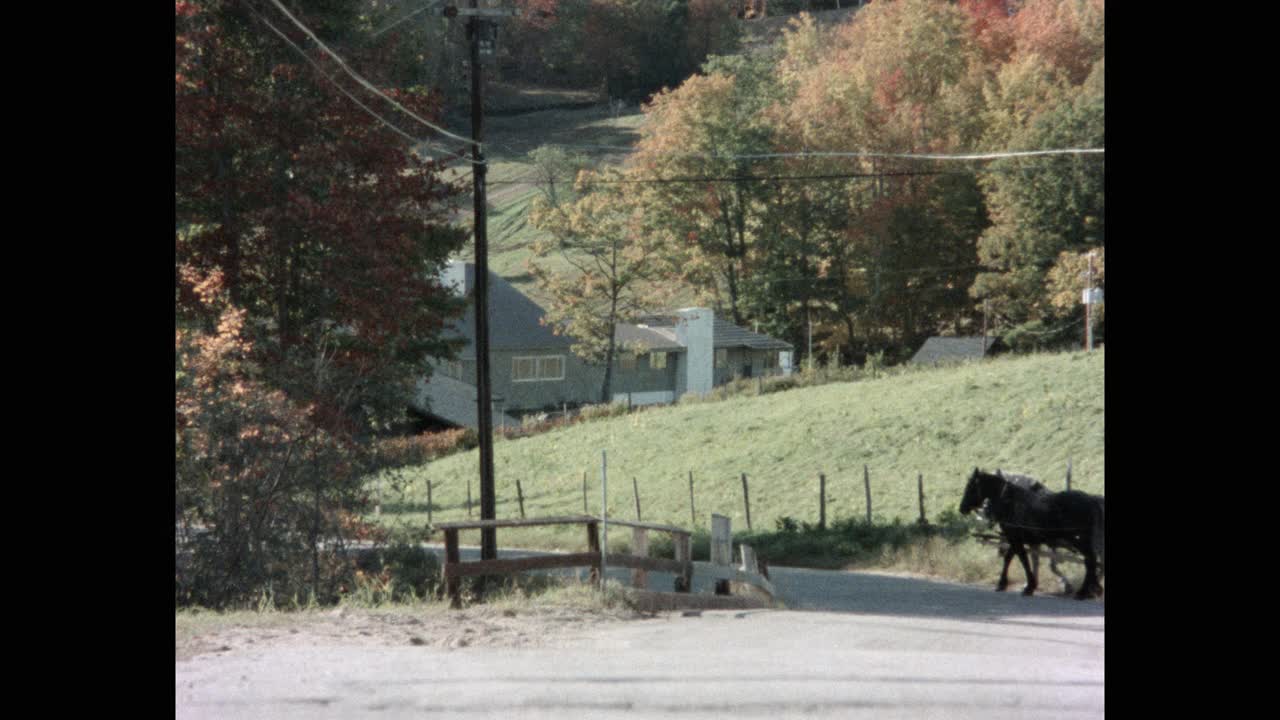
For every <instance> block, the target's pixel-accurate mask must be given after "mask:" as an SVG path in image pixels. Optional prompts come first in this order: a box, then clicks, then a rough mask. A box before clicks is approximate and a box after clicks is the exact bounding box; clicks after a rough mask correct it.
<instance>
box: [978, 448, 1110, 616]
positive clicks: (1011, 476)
mask: <svg viewBox="0 0 1280 720" xmlns="http://www.w3.org/2000/svg"><path fill="white" fill-rule="evenodd" d="M996 475H999V476H1000V477H1002V478H1004V479H1005V480H1008V481H1009V482H1011V483H1013V484H1014V485H1017V486H1018V487H1020V488H1025V489H1027V490H1030V491H1031V492H1037V493H1048V492H1051V491H1050V490H1049V488H1047V487H1045V485H1044V483H1042V482H1040V481H1039V480H1037V479H1035V478H1033V477H1031V476H1030V475H1021V474H1017V473H1007V472H1004V471H1001V470H996ZM1090 497H1093V496H1090ZM1094 499H1095V500H1097V501H1098V502H1102V498H1100V497H1095V498H1094ZM984 514H985V515H986V516H987V520H988V521H989V522H990V523H991V524H995V518H993V517H991V513H990V511H987V512H985V513H984ZM1006 539H1007V538H1006ZM1064 547H1065V546H1064V545H1062V544H1061V543H1051V544H1049V545H1048V555H1049V571H1050V572H1052V573H1053V574H1054V575H1056V576H1057V577H1058V581H1059V582H1061V583H1062V589H1063V592H1066V593H1067V594H1070V593H1071V592H1072V589H1071V581H1070V580H1068V579H1067V576H1066V575H1063V574H1062V571H1061V570H1059V569H1058V550H1061V549H1063V548H1064ZM1099 547H1101V546H1099ZM1027 550H1028V551H1029V552H1030V554H1031V571H1032V572H1033V573H1035V576H1036V580H1037V587H1039V578H1040V546H1039V545H1036V544H1030V543H1028V544H1027ZM1098 554H1099V557H1101V554H1102V553H1101V550H1099V553H1098ZM1006 568H1007V565H1006ZM1098 575H1099V577H1101V575H1102V566H1101V559H1099V567H1098Z"/></svg>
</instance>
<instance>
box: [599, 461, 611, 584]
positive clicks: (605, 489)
mask: <svg viewBox="0 0 1280 720" xmlns="http://www.w3.org/2000/svg"><path fill="white" fill-rule="evenodd" d="M608 570H609V452H608V451H607V450H601V451H600V589H601V590H603V589H604V587H605V585H606V584H607V579H608V577H609V574H608Z"/></svg>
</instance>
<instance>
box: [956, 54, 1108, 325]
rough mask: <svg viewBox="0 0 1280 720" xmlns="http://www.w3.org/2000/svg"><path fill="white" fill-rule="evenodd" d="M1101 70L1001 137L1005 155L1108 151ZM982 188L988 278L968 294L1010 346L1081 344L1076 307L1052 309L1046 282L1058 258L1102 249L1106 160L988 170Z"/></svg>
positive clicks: (1065, 159) (1056, 160)
mask: <svg viewBox="0 0 1280 720" xmlns="http://www.w3.org/2000/svg"><path fill="white" fill-rule="evenodd" d="M1103 75H1104V64H1103V62H1102V61H1099V62H1098V63H1097V64H1096V65H1095V66H1094V70H1093V73H1092V74H1091V75H1090V76H1089V78H1088V79H1087V80H1086V82H1085V84H1084V85H1082V86H1080V87H1079V88H1075V89H1071V88H1065V89H1059V90H1056V91H1055V92H1054V93H1053V94H1052V96H1053V97H1055V98H1061V99H1058V100H1057V101H1056V103H1054V104H1051V105H1050V106H1049V107H1048V108H1047V109H1044V110H1042V111H1041V112H1039V113H1036V114H1034V115H1032V116H1031V117H1029V118H1028V119H1027V120H1026V121H1025V124H1024V125H1023V126H1022V127H1015V128H1014V129H1013V130H1012V131H1010V132H1009V133H1008V135H1009V137H1008V143H1009V144H1008V146H1007V147H1009V149H1011V150H1023V149H1025V150H1033V149H1042V148H1101V147H1105V129H1106V127H1105V126H1106V122H1105V93H1104V84H1103ZM992 170H993V172H992V173H990V174H989V175H988V176H987V178H986V181H985V190H986V194H987V199H988V203H989V204H990V207H991V217H992V225H991V227H990V228H989V229H987V231H986V232H985V233H983V235H982V237H981V238H980V239H979V241H978V258H979V260H980V261H981V263H982V264H983V265H984V266H986V268H987V270H986V271H985V272H983V273H981V274H979V275H978V276H977V278H976V280H975V283H974V285H973V288H972V290H971V294H972V295H973V296H974V297H975V298H978V299H983V300H988V301H990V306H991V308H992V310H993V312H994V313H996V316H997V317H998V318H999V319H1000V322H1001V324H1002V327H1003V328H1004V330H1005V333H1006V334H1007V335H1008V337H1009V338H1010V340H1011V341H1013V342H1015V343H1016V344H1020V345H1035V346H1044V345H1054V344H1061V343H1064V342H1069V341H1072V340H1074V339H1075V338H1076V337H1078V334H1079V331H1080V327H1081V323H1082V321H1083V312H1082V309H1081V308H1080V307H1078V306H1073V307H1063V306H1061V305H1057V304H1055V303H1053V302H1052V297H1053V295H1054V294H1055V293H1054V290H1053V289H1052V288H1051V287H1050V286H1049V285H1048V283H1047V275H1048V273H1049V271H1050V270H1051V268H1053V267H1054V266H1055V264H1056V263H1057V262H1058V261H1059V257H1060V256H1061V254H1062V253H1064V252H1066V253H1071V254H1075V255H1079V254H1081V253H1085V252H1088V251H1089V250H1093V249H1099V248H1102V247H1104V246H1105V240H1106V233H1105V229H1106V207H1105V187H1104V180H1105V178H1104V173H1103V159H1102V157H1101V156H1099V155H1072V156H1052V157H1048V158H1034V159H1031V158H1029V159H1009V160H1002V161H1000V162H998V163H994V164H993V166H992Z"/></svg>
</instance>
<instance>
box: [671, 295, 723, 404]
mask: <svg viewBox="0 0 1280 720" xmlns="http://www.w3.org/2000/svg"><path fill="white" fill-rule="evenodd" d="M676 315H678V316H679V318H680V320H679V322H677V323H676V341H677V342H679V343H680V344H681V345H684V346H685V352H684V357H683V359H682V360H681V362H680V365H679V366H678V368H677V370H676V385H677V388H676V389H677V392H676V397H677V398H678V397H679V396H681V395H683V394H684V393H686V392H693V393H699V394H702V393H708V392H711V387H712V385H713V383H714V370H715V360H716V351H715V345H714V330H715V314H714V313H713V312H712V310H711V308H684V309H683V310H677V311H676Z"/></svg>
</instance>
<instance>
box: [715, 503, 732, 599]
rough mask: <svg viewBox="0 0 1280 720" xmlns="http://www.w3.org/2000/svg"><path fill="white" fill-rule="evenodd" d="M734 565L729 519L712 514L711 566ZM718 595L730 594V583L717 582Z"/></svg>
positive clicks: (726, 581) (725, 581) (724, 581)
mask: <svg viewBox="0 0 1280 720" xmlns="http://www.w3.org/2000/svg"><path fill="white" fill-rule="evenodd" d="M732 563H733V533H732V530H731V528H730V524H729V518H727V517H725V516H723V515H716V514H715V513H712V514H711V564H713V565H731V564H732ZM716 594H717V595H728V594H729V581H728V580H716Z"/></svg>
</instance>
